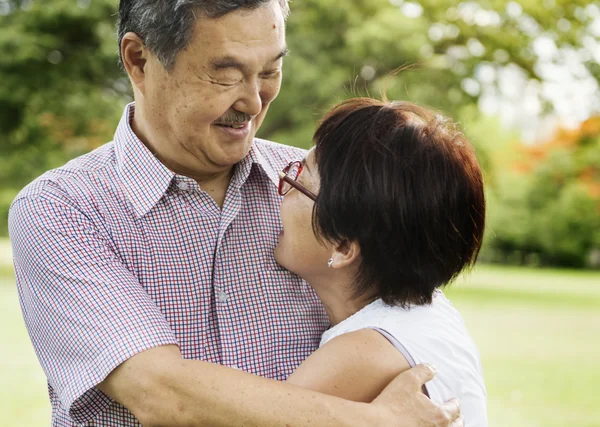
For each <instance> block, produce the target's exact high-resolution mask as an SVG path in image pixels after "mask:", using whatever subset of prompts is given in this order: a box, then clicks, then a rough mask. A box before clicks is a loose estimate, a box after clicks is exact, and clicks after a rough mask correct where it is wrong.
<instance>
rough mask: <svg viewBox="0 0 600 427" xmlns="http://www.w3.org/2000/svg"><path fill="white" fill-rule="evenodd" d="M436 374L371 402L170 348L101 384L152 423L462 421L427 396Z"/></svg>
mask: <svg viewBox="0 0 600 427" xmlns="http://www.w3.org/2000/svg"><path fill="white" fill-rule="evenodd" d="M433 376H434V372H433V371H432V370H431V369H430V368H428V367H426V366H424V365H420V366H418V367H416V368H413V369H411V370H409V371H407V372H404V373H403V374H401V375H399V376H397V377H396V378H395V379H394V380H393V381H392V382H391V383H390V385H389V386H387V387H386V388H385V390H384V391H383V392H382V393H381V394H380V395H379V396H378V397H377V398H376V399H375V400H374V401H373V403H371V404H365V403H357V402H352V401H349V400H344V399H340V398H338V397H334V396H328V395H325V394H321V393H319V392H316V391H312V390H308V389H303V388H299V387H295V386H293V385H292V384H286V383H282V382H277V381H274V380H268V379H265V378H261V377H257V376H254V375H251V374H247V373H244V372H242V371H238V370H234V369H231V368H226V367H223V366H220V365H215V364H211V363H207V362H201V361H196V360H184V359H182V358H181V355H180V354H179V350H178V348H177V347H176V346H164V347H157V348H155V349H152V350H148V351H145V352H143V353H139V354H138V355H136V356H134V357H132V358H131V359H129V360H128V361H126V362H125V363H123V364H122V365H121V366H119V367H118V368H117V369H115V370H114V371H113V372H112V373H111V374H110V375H109V376H108V377H107V378H106V380H104V382H102V383H101V384H100V385H99V386H98V388H99V389H100V390H102V391H103V392H104V393H106V394H107V395H109V396H110V397H112V398H113V399H115V400H116V401H118V402H119V403H121V404H122V405H124V406H125V407H127V408H128V409H129V410H130V411H132V412H133V414H134V415H135V416H136V417H137V418H138V419H139V420H140V421H141V422H142V424H144V425H147V426H241V425H243V426H282V425H284V426H311V427H314V426H373V425H376V426H397V427H413V426H453V427H454V426H456V427H460V426H462V421H461V420H460V419H459V413H460V409H459V407H458V403H456V402H450V403H448V404H446V405H441V406H438V405H435V404H434V403H432V402H431V401H430V400H429V399H427V398H426V397H425V396H424V395H423V394H421V392H420V389H421V385H422V384H423V383H424V382H426V381H429V380H430V379H431V378H433Z"/></svg>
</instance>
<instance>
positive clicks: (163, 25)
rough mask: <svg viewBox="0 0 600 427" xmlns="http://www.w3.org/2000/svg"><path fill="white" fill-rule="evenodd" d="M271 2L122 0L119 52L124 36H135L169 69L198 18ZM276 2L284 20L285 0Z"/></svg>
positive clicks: (285, 15) (191, 33)
mask: <svg viewBox="0 0 600 427" xmlns="http://www.w3.org/2000/svg"><path fill="white" fill-rule="evenodd" d="M271 1H275V0H121V2H120V4H119V22H118V38H119V52H121V41H122V40H123V36H124V35H125V34H126V33H128V32H133V33H136V34H137V35H138V36H139V37H140V38H141V39H142V40H143V41H144V45H145V46H146V47H147V48H148V49H149V50H150V51H151V52H152V53H154V54H155V55H156V56H157V58H158V60H159V61H160V62H161V64H162V65H163V67H165V69H166V70H170V69H171V68H172V67H173V65H174V64H175V57H176V56H177V53H179V51H181V50H182V49H184V48H185V47H186V46H187V45H188V44H189V43H190V41H191V39H192V37H193V35H194V27H195V25H196V19H197V18H200V17H207V18H219V17H221V16H224V15H226V14H228V13H229V12H232V11H234V10H237V9H249V10H251V9H256V8H258V7H260V6H262V5H264V4H267V3H270V2H271ZM276 1H278V2H279V4H280V5H281V9H282V11H283V16H284V17H285V18H287V16H288V15H289V11H290V9H289V4H288V0H276ZM122 61H123V58H122V56H121V62H122Z"/></svg>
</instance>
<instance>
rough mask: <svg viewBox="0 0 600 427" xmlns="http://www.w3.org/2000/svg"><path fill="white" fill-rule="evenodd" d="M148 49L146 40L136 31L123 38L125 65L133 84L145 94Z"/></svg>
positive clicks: (122, 49)
mask: <svg viewBox="0 0 600 427" xmlns="http://www.w3.org/2000/svg"><path fill="white" fill-rule="evenodd" d="M147 55H148V50H147V49H146V47H145V46H144V42H143V41H142V39H141V38H140V37H139V36H138V35H137V34H136V33H131V32H130V33H127V34H125V35H124V36H123V40H121V57H122V58H123V66H124V67H125V70H126V71H127V74H128V75H129V79H130V80H131V84H132V85H133V87H134V88H137V89H138V90H139V91H140V92H141V93H142V94H144V81H145V77H146V62H147V60H148V58H147Z"/></svg>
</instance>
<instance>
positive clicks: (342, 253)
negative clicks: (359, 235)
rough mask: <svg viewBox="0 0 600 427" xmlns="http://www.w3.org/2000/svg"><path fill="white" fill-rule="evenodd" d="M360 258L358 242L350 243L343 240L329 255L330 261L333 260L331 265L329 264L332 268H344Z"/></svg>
mask: <svg viewBox="0 0 600 427" xmlns="http://www.w3.org/2000/svg"><path fill="white" fill-rule="evenodd" d="M359 258H360V246H359V244H358V242H355V241H353V242H351V241H349V240H343V241H341V242H339V243H337V244H336V245H335V246H334V248H333V252H332V254H331V259H333V263H332V264H331V267H332V268H344V267H347V266H349V265H351V264H353V263H354V262H355V261H357V260H358V259H359Z"/></svg>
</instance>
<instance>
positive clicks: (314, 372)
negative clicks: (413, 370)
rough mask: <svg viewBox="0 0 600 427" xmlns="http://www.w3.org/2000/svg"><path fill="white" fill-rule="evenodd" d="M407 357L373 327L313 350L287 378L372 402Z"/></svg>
mask: <svg viewBox="0 0 600 427" xmlns="http://www.w3.org/2000/svg"><path fill="white" fill-rule="evenodd" d="M408 369H410V365H409V363H408V361H407V360H406V358H405V357H404V356H403V355H402V353H400V352H399V351H398V350H397V349H396V348H395V347H394V346H393V345H392V344H391V343H390V342H389V341H388V340H387V339H386V338H385V337H383V336H382V335H381V334H380V333H379V332H377V331H375V330H373V329H361V330H359V331H356V332H350V333H347V334H344V335H340V336H338V337H336V338H334V339H332V340H331V341H329V342H328V343H327V344H325V345H324V346H323V347H321V348H319V349H318V350H317V351H315V352H314V353H313V354H311V355H310V356H309V357H308V358H307V359H306V360H305V361H304V362H303V363H302V364H301V365H300V366H299V367H298V369H296V371H295V372H294V373H293V374H292V375H291V376H290V377H289V378H288V382H289V383H291V384H294V385H297V386H300V387H304V388H309V389H311V390H315V391H319V392H321V393H325V394H330V395H333V396H338V397H342V398H344V399H348V400H354V401H356V402H371V401H373V399H375V398H376V397H377V396H378V395H379V394H380V393H381V391H382V390H383V389H384V388H385V387H386V386H387V385H388V384H389V383H390V382H391V381H392V380H393V379H394V378H395V377H396V376H397V375H398V374H400V373H401V372H404V371H406V370H408Z"/></svg>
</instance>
